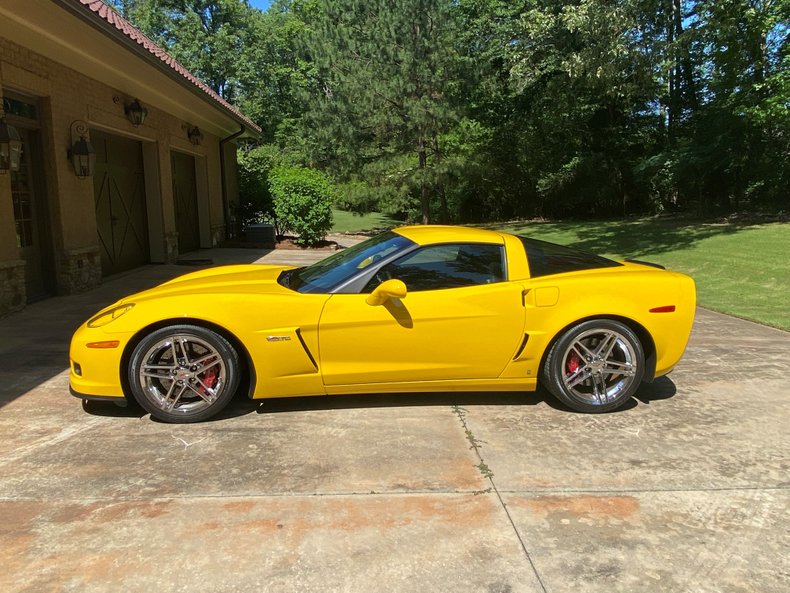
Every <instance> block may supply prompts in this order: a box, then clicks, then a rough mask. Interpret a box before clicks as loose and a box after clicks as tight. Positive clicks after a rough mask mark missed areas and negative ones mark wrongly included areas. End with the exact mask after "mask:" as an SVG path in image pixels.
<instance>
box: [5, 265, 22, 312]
mask: <svg viewBox="0 0 790 593" xmlns="http://www.w3.org/2000/svg"><path fill="white" fill-rule="evenodd" d="M24 306H25V262H24V261H22V260H14V261H5V262H0V317H2V316H3V315H7V314H8V313H12V312H13V311H19V310H20V309H22V308H24Z"/></svg>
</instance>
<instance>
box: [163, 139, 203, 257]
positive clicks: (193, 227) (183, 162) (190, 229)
mask: <svg viewBox="0 0 790 593" xmlns="http://www.w3.org/2000/svg"><path fill="white" fill-rule="evenodd" d="M170 163H171V167H172V170H173V200H174V201H175V210H176V230H177V231H178V252H179V253H187V252H189V251H195V250H196V249H199V248H200V217H199V216H198V205H197V186H196V184H195V157H193V156H190V155H188V154H184V153H181V152H171V153H170Z"/></svg>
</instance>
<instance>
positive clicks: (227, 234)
mask: <svg viewBox="0 0 790 593" xmlns="http://www.w3.org/2000/svg"><path fill="white" fill-rule="evenodd" d="M246 131H247V128H245V127H244V126H241V129H240V130H239V131H238V132H234V133H233V134H231V135H230V136H228V137H227V138H220V140H219V178H220V183H221V184H222V210H223V211H224V212H225V240H226V241H227V240H228V239H232V238H233V237H231V230H232V229H231V226H230V203H229V202H228V187H227V184H226V180H227V173H226V172H225V144H226V143H228V142H230V141H231V140H235V139H236V138H238V137H239V136H241V135H242V134H243V133H244V132H246Z"/></svg>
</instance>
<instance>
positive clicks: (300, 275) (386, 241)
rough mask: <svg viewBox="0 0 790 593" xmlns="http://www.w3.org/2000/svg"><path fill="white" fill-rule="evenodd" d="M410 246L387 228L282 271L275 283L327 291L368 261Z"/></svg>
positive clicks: (405, 240) (406, 240) (354, 273)
mask: <svg viewBox="0 0 790 593" xmlns="http://www.w3.org/2000/svg"><path fill="white" fill-rule="evenodd" d="M412 245H414V243H412V242H411V241H409V240H408V239H407V238H406V237H401V236H400V235H397V234H395V233H393V232H392V231H388V232H386V233H381V234H380V235H376V236H375V237H371V238H370V239H368V240H367V241H363V242H362V243H357V244H356V245H354V246H352V247H349V248H348V249H344V250H343V251H338V252H337V253H335V254H333V255H330V256H329V257H327V258H326V259H322V260H321V261H319V262H316V263H314V264H313V265H311V266H307V267H306V268H297V269H296V270H289V271H287V272H283V273H282V274H281V275H280V278H279V279H278V282H280V284H282V285H283V286H286V287H288V288H290V289H291V290H296V291H298V292H329V291H330V290H331V289H332V288H334V287H335V286H337V285H339V284H342V283H343V282H345V281H346V280H348V279H350V278H351V277H352V276H355V275H356V274H358V273H359V272H361V271H362V270H364V269H365V268H367V267H368V266H370V265H371V264H373V263H375V262H377V261H380V260H381V259H383V258H385V257H387V256H388V255H391V254H392V253H395V252H396V251H401V250H403V249H405V248H407V247H410V246H412Z"/></svg>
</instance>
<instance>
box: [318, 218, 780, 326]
mask: <svg viewBox="0 0 790 593" xmlns="http://www.w3.org/2000/svg"><path fill="white" fill-rule="evenodd" d="M334 217H335V218H334V221H335V222H334V227H333V229H332V230H333V231H335V232H362V231H369V230H372V229H381V228H390V227H393V226H397V225H398V224H401V223H399V222H398V221H396V220H392V219H390V218H388V217H386V216H384V215H382V214H376V213H374V214H368V215H364V216H359V215H356V214H352V213H350V212H343V211H341V210H335V211H334ZM488 226H491V227H492V228H499V229H502V230H505V231H509V232H513V233H517V234H523V235H529V236H532V237H535V238H538V239H544V240H546V241H553V242H555V243H560V244H562V245H573V246H574V247H578V248H580V249H584V250H586V251H591V252H593V253H598V254H600V255H605V256H608V257H612V258H617V259H625V258H629V257H630V258H636V259H643V260H646V261H651V262H655V263H659V264H662V265H664V266H666V267H667V268H669V269H671V270H677V271H679V272H684V273H686V274H688V275H689V276H691V277H692V278H694V280H695V281H696V283H697V302H698V304H699V305H700V306H702V307H705V308H707V309H712V310H714V311H720V312H722V313H727V314H729V315H735V316H737V317H742V318H744V319H751V320H752V321H756V322H758V323H762V324H764V325H770V326H773V327H778V328H781V329H784V330H788V331H790V296H789V295H790V223H788V222H768V223H762V224H743V223H703V222H699V221H692V220H678V219H672V218H668V219H662V218H639V219H632V220H612V221H588V222H519V223H507V224H502V223H497V224H491V225H488Z"/></svg>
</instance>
